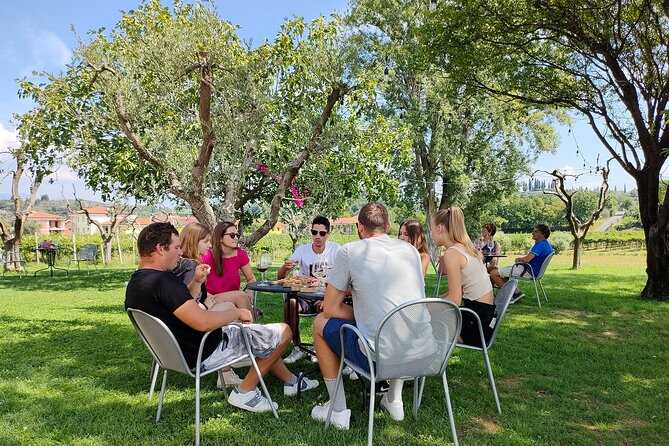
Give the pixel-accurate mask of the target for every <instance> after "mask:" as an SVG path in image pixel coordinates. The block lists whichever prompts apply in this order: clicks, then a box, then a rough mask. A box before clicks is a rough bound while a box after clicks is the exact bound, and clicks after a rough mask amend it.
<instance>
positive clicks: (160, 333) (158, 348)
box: [128, 308, 279, 446]
mask: <svg viewBox="0 0 669 446" xmlns="http://www.w3.org/2000/svg"><path fill="white" fill-rule="evenodd" d="M128 316H129V317H130V320H131V321H132V325H133V326H134V327H135V329H136V330H137V333H138V334H139V337H140V338H141V339H142V341H143V342H144V345H146V348H147V349H148V350H149V351H150V352H151V356H153V360H154V361H155V365H156V369H155V371H157V369H158V368H159V367H162V368H163V369H164V370H165V372H164V373H163V382H162V386H161V388H160V400H159V401H158V411H157V413H156V423H157V422H158V421H160V414H161V412H162V408H163V400H164V398H165V386H166V385H167V371H168V370H174V371H175V372H179V373H183V374H185V375H188V376H190V377H191V378H195V445H196V446H199V444H200V378H201V377H202V376H205V375H208V374H210V373H213V372H218V371H219V370H221V369H223V368H225V367H227V366H229V365H231V364H234V363H236V362H238V361H240V360H243V359H249V360H250V361H251V365H252V366H253V368H254V370H255V371H256V373H257V374H258V377H259V380H260V385H261V387H262V390H263V393H264V394H265V396H266V397H267V399H268V400H269V402H270V406H271V407H272V413H273V414H274V417H275V418H276V419H278V418H279V415H278V414H277V413H276V410H275V409H274V404H273V403H272V399H271V397H270V395H269V392H268V391H267V387H266V386H265V381H264V380H263V378H262V375H261V373H260V369H258V364H256V360H255V358H254V357H253V355H252V354H251V344H250V341H249V338H248V334H247V332H246V330H245V329H244V327H243V326H242V325H240V324H229V325H237V326H238V327H239V328H240V330H241V332H242V334H243V336H244V344H245V346H246V352H247V353H245V354H244V355H242V356H239V357H236V358H234V359H233V360H231V361H227V362H223V363H221V364H217V365H216V366H215V367H212V368H211V369H208V370H205V371H202V360H203V359H206V358H202V350H203V348H204V344H205V341H206V339H207V337H208V336H209V335H210V334H211V332H207V333H206V334H205V335H204V336H203V337H202V341H201V342H200V348H199V350H198V354H197V363H196V365H195V368H194V369H190V368H189V367H188V364H187V363H186V359H185V358H184V356H183V353H182V352H181V348H179V344H178V343H177V340H176V339H175V338H174V335H173V334H172V332H171V331H170V329H169V328H168V327H167V325H165V323H164V322H163V321H161V320H160V319H158V318H157V317H155V316H151V315H150V314H147V313H145V312H143V311H141V310H136V309H133V308H128ZM154 374H155V372H154V369H153V367H152V375H154ZM154 376H155V375H154ZM151 388H152V390H153V383H152V386H151Z"/></svg>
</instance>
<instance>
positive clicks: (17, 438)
mask: <svg viewBox="0 0 669 446" xmlns="http://www.w3.org/2000/svg"><path fill="white" fill-rule="evenodd" d="M505 260H506V261H507V263H508V262H510V261H511V260H510V259H505ZM570 266H571V253H563V254H561V255H559V256H557V257H556V258H555V260H554V262H553V264H552V265H551V268H550V269H549V271H548V272H547V274H546V277H545V280H544V282H545V285H546V291H547V293H548V297H549V301H548V302H547V303H545V302H544V303H542V304H543V306H542V307H541V308H538V307H537V305H536V300H535V299H534V296H533V293H534V290H533V288H532V285H531V284H530V283H523V284H522V285H521V287H522V288H523V290H524V291H525V293H526V295H527V297H526V298H525V299H523V300H521V301H520V302H519V303H517V304H515V305H513V306H511V307H510V309H509V313H508V316H507V319H506V320H505V322H504V326H503V327H502V329H501V331H500V334H499V337H498V339H497V342H496V344H495V346H494V347H493V349H492V350H491V359H492V364H493V369H494V372H495V377H496V379H497V386H498V391H499V393H500V400H501V403H502V408H503V411H504V412H503V414H502V415H499V414H497V412H496V410H495V406H494V402H493V399H492V394H491V393H490V391H489V388H488V384H487V379H486V376H485V369H484V366H483V360H482V358H481V355H480V354H477V353H476V352H470V351H462V350H456V352H455V354H454V356H453V358H452V360H451V364H450V366H449V369H448V376H449V382H450V386H451V397H452V400H453V405H454V410H455V417H456V424H457V429H458V433H459V437H460V442H461V444H463V445H662V444H666V438H667V437H668V435H669V428H668V427H667V426H669V415H668V414H667V410H666V408H667V407H669V390H668V389H669V374H668V373H667V364H669V349H668V348H667V343H666V339H667V338H668V337H669V311H667V310H669V304H668V303H657V302H651V301H646V300H641V299H639V298H638V294H639V291H640V290H641V288H642V287H643V284H644V281H645V275H644V256H643V255H641V253H634V252H625V253H617V252H616V253H606V252H586V253H585V255H584V257H583V267H582V268H581V269H580V270H578V271H572V270H571V269H569V268H570ZM130 272H131V269H130V268H125V269H104V268H101V269H99V270H98V271H92V272H91V275H90V276H87V275H86V273H85V272H79V273H78V272H72V274H71V276H70V277H63V276H57V277H54V278H53V279H51V278H49V277H48V276H41V277H37V278H35V277H32V276H28V277H23V278H19V277H16V276H13V275H7V276H5V277H2V278H1V279H0V299H1V300H2V302H3V305H2V308H1V309H0V332H1V333H2V337H1V338H0V349H1V350H0V351H1V352H2V354H1V355H0V444H3V445H5V444H6V445H15V444H26V445H61V444H67V445H115V446H117V445H138V444H145V445H176V444H178V445H181V444H192V441H193V433H194V421H193V410H194V405H193V384H192V382H191V380H189V379H186V378H185V377H180V376H177V375H171V376H170V379H169V383H168V391H167V395H166V402H165V407H164V411H163V419H162V421H161V422H160V423H159V424H156V423H154V421H153V419H154V416H155V409H156V403H157V401H156V399H155V398H154V400H153V401H151V402H149V401H148V399H147V391H148V386H149V369H150V366H151V360H150V356H149V355H148V353H147V352H146V350H145V348H144V346H143V345H142V343H141V341H140V340H139V338H138V337H137V335H136V334H135V332H134V330H133V328H132V327H131V325H130V322H129V320H128V318H127V316H126V315H125V313H124V311H123V293H124V285H125V282H126V280H127V279H128V276H129V274H130ZM270 275H271V273H270ZM444 288H445V285H444V286H443V287H442V289H444ZM426 289H427V291H428V294H433V293H434V276H433V275H430V276H428V281H427V285H426ZM259 301H260V306H261V307H262V308H263V310H264V311H265V316H264V318H263V321H278V320H280V315H281V305H280V299H277V297H276V296H274V295H261V296H260V298H259ZM310 325H311V319H310V318H303V319H302V327H303V330H302V331H303V333H305V337H306V338H308V337H309V330H310ZM312 367H313V366H312V364H311V363H310V362H308V361H302V362H300V363H298V364H297V365H296V366H293V367H292V368H293V370H299V369H302V370H307V369H311V368H312ZM268 384H269V385H270V391H271V392H272V395H273V397H274V398H275V399H276V401H277V402H278V403H279V405H280V411H279V415H280V417H281V419H280V420H278V421H276V420H274V419H273V418H272V417H271V415H267V414H249V413H245V412H241V411H239V410H236V409H234V408H232V407H231V406H229V405H228V404H227V403H226V402H225V401H224V399H223V395H222V393H221V392H220V391H218V390H216V388H215V378H214V377H208V378H205V379H204V383H203V387H204V389H203V394H202V419H203V425H202V442H203V444H204V445H213V444H229V445H237V444H239V445H258V444H272V445H274V444H280V445H312V444H313V445H320V444H329V445H362V444H365V442H366V432H367V430H366V422H367V421H366V416H365V415H364V414H363V412H362V400H361V397H360V395H359V394H358V393H357V390H358V387H357V386H356V385H354V383H350V382H348V381H347V382H346V390H347V394H348V396H349V405H350V406H351V408H352V409H353V412H354V418H353V421H352V427H351V430H350V431H347V432H341V431H336V430H329V431H326V432H323V430H322V425H320V424H319V423H316V422H315V421H312V420H311V419H310V417H309V412H310V410H311V407H312V406H313V405H314V404H315V403H316V402H323V401H324V400H325V399H326V391H325V387H324V386H321V387H319V388H318V389H317V390H316V391H314V392H310V393H307V394H305V395H304V396H303V399H302V400H301V401H297V400H295V399H294V398H289V397H284V396H283V395H282V392H281V386H280V383H278V381H277V380H276V379H274V378H269V379H268ZM411 390H412V387H411V386H407V387H405V393H404V401H405V407H406V409H407V415H408V414H409V410H410V401H411V396H410V392H411ZM375 442H376V444H384V445H385V444H390V445H405V444H411V445H435V444H437V445H440V444H450V442H451V436H450V431H449V427H448V417H447V415H446V411H445V407H444V405H443V392H442V391H441V389H440V381H439V380H438V379H434V378H433V379H429V380H428V383H427V385H426V392H425V398H424V403H423V405H422V406H421V410H420V413H419V417H418V420H417V421H415V420H413V419H412V418H411V417H410V416H408V417H407V419H406V420H405V421H403V422H393V421H392V420H390V418H389V417H388V416H387V415H386V414H383V413H381V412H379V413H377V415H376V429H375Z"/></svg>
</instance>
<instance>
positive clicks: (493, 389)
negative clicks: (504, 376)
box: [482, 348, 502, 415]
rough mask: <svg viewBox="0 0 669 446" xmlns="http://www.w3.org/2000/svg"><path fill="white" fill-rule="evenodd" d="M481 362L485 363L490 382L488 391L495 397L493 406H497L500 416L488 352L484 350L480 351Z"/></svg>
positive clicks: (500, 410)
mask: <svg viewBox="0 0 669 446" xmlns="http://www.w3.org/2000/svg"><path fill="white" fill-rule="evenodd" d="M482 353H483V360H484V361H485V369H486V372H487V373H488V381H489V382H490V389H491V390H492V395H493V397H495V405H496V406H497V412H498V413H499V414H500V415H501V414H502V406H501V405H500V404H499V396H498V395H497V387H496V386H495V378H494V377H493V374H492V367H491V365H490V357H489V356H488V350H487V349H486V348H484V349H483V350H482Z"/></svg>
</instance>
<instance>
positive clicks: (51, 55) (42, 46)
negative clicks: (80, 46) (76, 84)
mask: <svg viewBox="0 0 669 446" xmlns="http://www.w3.org/2000/svg"><path fill="white" fill-rule="evenodd" d="M30 40H31V42H30V43H31V52H32V55H33V58H34V59H35V60H36V62H37V63H38V65H41V64H42V63H43V62H44V61H47V62H49V63H52V64H54V65H59V66H62V67H64V66H65V65H66V64H67V63H68V62H70V60H71V59H72V50H70V48H69V47H68V46H67V44H65V42H64V41H63V40H62V39H61V38H60V37H58V36H57V35H56V34H53V33H51V32H48V31H42V32H38V33H35V34H34V35H33V36H32V38H31V39H30Z"/></svg>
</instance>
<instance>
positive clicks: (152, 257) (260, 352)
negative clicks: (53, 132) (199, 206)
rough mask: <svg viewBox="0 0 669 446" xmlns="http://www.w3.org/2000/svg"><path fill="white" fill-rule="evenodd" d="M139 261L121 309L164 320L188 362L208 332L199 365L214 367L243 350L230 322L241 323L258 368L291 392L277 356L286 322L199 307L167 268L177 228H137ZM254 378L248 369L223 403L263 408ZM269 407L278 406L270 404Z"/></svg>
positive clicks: (284, 342)
mask: <svg viewBox="0 0 669 446" xmlns="http://www.w3.org/2000/svg"><path fill="white" fill-rule="evenodd" d="M137 247H138V250H139V255H140V261H139V266H138V268H137V270H136V271H135V272H134V273H133V274H132V277H131V278H130V281H129V282H128V285H127V287H126V291H125V308H126V310H127V309H128V308H134V309H137V310H141V311H143V312H145V313H148V314H150V315H152V316H154V317H156V318H158V319H160V320H161V321H163V322H164V323H165V325H167V328H169V330H170V332H171V333H172V334H173V335H174V338H175V339H176V341H177V343H178V344H179V348H180V349H181V352H182V353H183V355H184V359H185V360H186V363H187V364H188V367H190V368H193V367H195V366H196V363H197V356H198V352H199V348H200V343H201V342H202V338H203V337H204V335H205V333H206V332H208V331H211V332H212V333H211V334H210V335H209V336H208V337H207V340H206V341H205V344H204V347H203V351H202V358H204V359H203V361H202V367H204V369H208V368H212V367H215V366H216V365H217V364H220V363H222V362H226V361H228V360H229V358H232V357H236V356H238V355H240V354H241V353H242V352H244V351H245V349H244V340H243V334H242V333H241V331H240V330H239V327H236V326H228V324H230V323H231V322H241V323H244V324H247V325H245V328H246V330H247V331H248V334H249V336H250V337H251V345H252V348H253V351H252V354H253V355H254V356H255V357H256V358H258V359H257V363H258V368H259V369H260V373H261V374H262V375H263V376H264V375H265V374H266V373H267V372H271V373H272V374H273V375H274V376H276V377H277V378H279V379H280V380H281V381H282V382H283V383H284V384H283V393H284V395H296V394H297V386H298V378H297V376H295V375H294V374H292V373H291V372H290V371H289V370H288V369H287V368H286V366H285V364H284V363H283V362H282V361H281V354H282V353H283V351H284V350H285V349H286V347H287V346H288V343H289V342H290V338H291V332H290V329H289V328H288V326H287V325H286V324H267V325H258V324H250V322H251V320H252V317H251V312H250V311H249V310H247V309H245V308H230V309H228V310H225V311H207V310H205V309H203V308H202V307H200V306H199V305H198V304H197V302H195V299H193V296H192V295H191V292H190V290H189V289H188V286H186V284H184V283H183V281H181V280H180V279H179V278H178V277H177V276H176V275H175V274H173V273H172V271H173V270H174V268H176V267H177V265H178V263H179V258H180V257H181V243H180V241H179V233H178V232H177V230H176V229H175V228H174V226H172V224H170V223H152V224H150V225H148V226H146V227H145V228H144V229H142V231H141V232H140V233H139V237H138V239H137ZM208 270H209V267H208V266H207V265H205V264H200V265H197V267H196V268H195V275H194V277H193V280H194V281H195V282H196V283H202V282H204V281H205V279H206V277H207V272H208ZM258 382H259V377H258V375H257V374H256V372H255V370H254V369H253V368H252V369H250V370H249V371H248V373H247V374H246V377H245V378H244V380H243V381H242V383H241V384H240V385H238V386H237V387H235V388H234V389H233V390H232V392H230V395H229V397H228V403H230V404H231V405H233V406H235V407H238V408H240V409H243V410H248V411H250V412H268V411H271V410H272V408H271V406H270V402H269V400H268V399H267V398H265V396H264V395H262V393H261V392H260V391H259V390H258V388H257V385H258ZM317 386H318V381H316V380H310V379H308V378H303V379H302V384H301V389H300V390H301V391H305V390H309V389H313V388H315V387H317ZM274 407H275V408H276V407H278V405H277V404H276V403H274Z"/></svg>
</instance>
